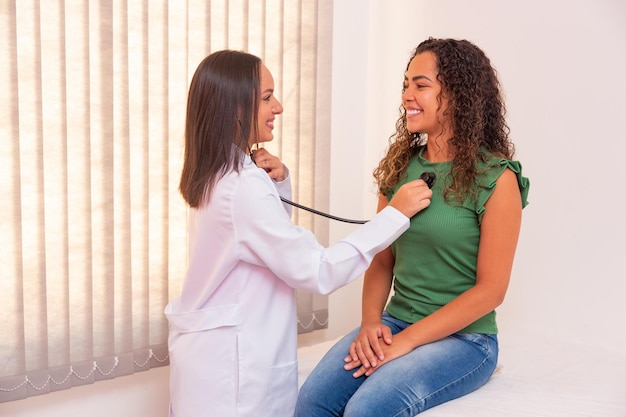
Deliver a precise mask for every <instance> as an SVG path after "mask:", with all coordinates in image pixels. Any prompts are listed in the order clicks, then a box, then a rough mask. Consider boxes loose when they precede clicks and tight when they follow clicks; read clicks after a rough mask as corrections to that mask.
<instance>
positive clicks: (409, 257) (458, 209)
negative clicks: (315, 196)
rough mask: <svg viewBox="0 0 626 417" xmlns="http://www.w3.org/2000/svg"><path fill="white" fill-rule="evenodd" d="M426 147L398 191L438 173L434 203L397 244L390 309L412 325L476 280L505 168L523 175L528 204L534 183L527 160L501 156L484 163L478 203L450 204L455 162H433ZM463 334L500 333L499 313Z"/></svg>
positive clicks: (480, 169) (480, 170)
mask: <svg viewBox="0 0 626 417" xmlns="http://www.w3.org/2000/svg"><path fill="white" fill-rule="evenodd" d="M424 149H425V147H423V148H422V149H420V150H419V151H418V153H417V154H416V155H415V156H414V157H413V159H412V160H411V161H410V163H409V166H408V167H407V177H406V178H405V179H404V180H403V181H401V182H400V183H399V184H398V185H397V187H396V189H395V190H394V193H395V191H396V190H397V189H398V187H400V186H401V185H402V184H404V183H406V182H408V181H411V180H414V179H417V178H419V177H420V175H421V174H422V173H424V172H427V171H430V172H434V173H435V175H436V176H437V177H436V181H435V184H434V186H433V188H432V190H433V196H432V199H431V203H430V206H428V207H427V208H426V209H425V210H422V211H421V212H419V213H418V214H417V215H416V216H414V217H413V218H412V219H411V226H410V228H409V229H408V230H407V231H406V232H404V234H402V236H400V237H399V238H398V239H397V240H396V241H395V242H394V243H393V244H392V246H391V247H392V250H393V254H394V256H395V266H394V269H393V273H394V295H393V296H392V298H391V300H390V301H389V303H388V305H387V308H386V310H387V312H388V313H389V314H391V315H392V316H393V317H396V318H398V319H400V320H402V321H405V322H407V323H415V322H417V321H419V320H420V319H422V318H424V317H426V316H428V315H429V314H432V313H433V312H435V311H436V310H438V309H439V308H440V307H442V306H444V305H445V304H447V303H449V302H450V301H452V300H453V299H454V298H456V297H458V296H459V295H460V294H461V293H463V292H465V291H466V290H468V289H469V288H471V287H472V286H474V284H475V283H476V261H477V258H478V242H479V240H480V222H481V220H482V215H483V213H484V211H485V203H486V202H487V200H488V199H489V197H490V196H491V194H492V193H493V190H494V189H495V184H496V180H497V178H498V177H499V176H500V175H501V174H502V173H503V172H504V170H505V169H507V168H508V169H510V170H512V171H513V172H515V173H516V174H517V180H518V184H519V188H520V194H521V197H522V207H525V206H526V205H527V204H528V201H527V196H528V189H529V181H528V178H526V177H523V176H522V166H521V164H520V163H519V162H517V161H509V160H507V159H501V158H496V157H491V158H490V159H489V160H488V161H487V162H484V163H480V164H479V165H478V175H477V180H476V184H477V190H478V193H477V198H475V199H474V201H464V202H463V203H462V204H458V203H456V204H455V203H449V202H446V201H445V200H444V198H443V186H444V182H445V181H446V180H449V174H450V170H451V168H452V162H451V161H450V162H438V163H431V162H429V161H428V160H426V159H425V158H424V157H423V156H422V154H423V152H424ZM392 195H393V193H391V194H390V195H389V196H388V197H389V198H390V199H391V196H392ZM461 332H466V333H492V334H494V333H497V332H498V327H497V325H496V313H495V311H492V312H490V313H488V314H487V315H485V316H484V317H482V318H480V319H478V320H476V321H475V322H474V323H472V324H470V325H469V326H467V327H466V328H464V329H463V330H461Z"/></svg>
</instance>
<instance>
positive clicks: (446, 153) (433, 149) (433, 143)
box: [422, 137, 454, 162]
mask: <svg viewBox="0 0 626 417" xmlns="http://www.w3.org/2000/svg"><path fill="white" fill-rule="evenodd" d="M422 156H423V157H424V158H426V160H428V161H429V162H447V161H451V160H452V159H454V158H453V156H452V153H451V152H450V146H449V145H448V141H447V140H442V139H441V137H438V138H435V139H434V140H431V139H430V138H428V140H427V141H426V149H424V153H423V154H422Z"/></svg>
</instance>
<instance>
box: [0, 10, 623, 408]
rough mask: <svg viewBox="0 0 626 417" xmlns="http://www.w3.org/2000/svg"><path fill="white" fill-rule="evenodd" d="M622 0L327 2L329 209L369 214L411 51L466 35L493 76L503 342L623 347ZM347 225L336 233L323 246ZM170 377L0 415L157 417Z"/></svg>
mask: <svg viewBox="0 0 626 417" xmlns="http://www.w3.org/2000/svg"><path fill="white" fill-rule="evenodd" d="M625 17H626V2H622V1H621V0H597V1H591V0H588V1H583V0H562V1H557V0H553V1H549V0H548V1H545V0H525V1H522V2H502V1H499V0H473V1H464V0H456V1H453V0H394V1H386V0H335V22H334V34H333V38H334V50H333V60H334V61H333V73H334V79H333V101H332V103H329V105H332V108H333V121H332V141H333V144H332V161H331V166H332V168H331V169H332V178H333V181H332V185H333V187H332V194H331V209H332V211H333V212H334V213H336V214H338V215H344V216H346V217H369V216H371V215H372V214H373V213H374V211H375V202H376V197H375V194H374V188H373V186H372V177H371V171H372V170H373V168H374V167H375V165H376V163H377V161H378V160H379V159H380V157H381V155H382V152H383V151H384V149H385V147H386V145H387V138H388V137H389V135H390V134H391V133H392V132H393V128H394V123H395V119H396V115H397V113H396V110H397V106H398V105H399V103H400V102H399V91H400V83H401V82H402V76H403V71H404V68H405V66H406V60H407V59H408V57H409V53H410V51H411V50H412V49H413V48H414V47H415V46H417V44H418V43H419V41H421V40H422V39H424V38H425V37H427V36H431V35H432V36H437V37H457V38H466V39H469V40H471V41H473V42H475V43H476V44H477V45H479V46H480V47H481V48H483V49H484V50H485V52H486V53H487V54H488V56H489V57H490V58H491V59H492V61H493V63H494V65H495V67H496V68H497V69H498V70H499V72H500V76H501V80H502V83H503V86H504V90H505V92H506V97H507V104H508V109H509V118H508V120H509V124H510V126H511V129H512V135H513V138H514V140H515V143H516V145H517V150H518V158H519V160H520V161H521V162H522V164H523V166H524V172H525V175H527V176H528V177H530V180H531V184H532V185H531V191H530V196H529V200H530V202H531V204H530V205H529V206H528V208H527V209H525V210H524V220H523V225H522V234H521V237H520V243H519V248H518V252H517V257H516V263H515V268H514V272H513V279H512V283H511V287H510V289H509V293H508V296H507V300H506V301H505V304H504V305H503V306H502V308H501V309H500V311H499V313H500V316H499V317H500V325H501V328H502V330H503V333H504V334H505V335H506V332H510V331H526V332H529V335H541V334H544V333H545V334H548V333H549V334H551V335H552V336H555V335H556V336H558V337H562V338H571V339H572V340H576V341H578V342H580V340H583V339H588V340H589V341H590V343H591V342H594V343H596V342H597V341H601V343H604V344H609V345H613V346H621V345H623V344H624V343H625V342H626V333H625V332H623V329H624V325H623V323H622V320H623V319H624V318H625V317H626V308H625V307H624V304H625V303H624V302H623V301H622V299H623V294H625V293H626V279H625V278H626V272H625V268H624V266H623V261H624V258H625V257H626V244H625V243H624V241H623V236H624V235H626V218H625V217H624V215H622V214H621V212H622V211H623V210H622V207H623V204H621V201H622V199H623V196H622V194H623V190H624V188H625V187H624V185H623V184H622V178H623V177H624V175H623V174H622V170H623V167H622V160H623V159H624V155H625V153H626V134H625V133H624V129H623V121H622V115H621V113H622V111H624V109H625V107H626V106H624V104H623V103H622V101H623V99H624V97H626V82H625V81H624V76H623V74H626V54H624V51H625V50H626V25H624V24H623V22H624V18H625ZM352 227H353V226H345V225H340V224H333V226H332V229H331V238H332V240H337V239H339V238H340V237H342V236H344V235H345V234H346V233H348V232H349V231H350V230H351V228H352ZM330 314H331V321H330V327H329V329H328V330H322V331H318V332H315V333H313V334H311V335H308V336H305V337H302V338H301V343H302V344H308V343H312V342H315V341H320V340H328V339H331V338H335V337H337V336H339V335H341V334H343V333H345V332H346V331H348V330H350V329H352V328H353V327H354V326H356V325H358V323H359V314H360V282H356V283H354V284H352V285H351V286H349V287H347V288H345V289H343V290H340V291H338V292H337V293H335V294H333V295H331V296H330ZM167 395H168V394H167V368H158V369H155V370H151V371H149V372H144V373H139V374H136V375H134V376H128V377H122V378H118V379H115V380H112V381H106V382H100V383H98V384H95V385H90V386H85V387H79V388H73V389H70V390H66V391H61V392H57V393H53V394H48V395H45V396H42V397H34V398H29V399H27V400H22V401H16V402H12V403H4V404H0V416H12V417H53V416H55V417H56V416H60V415H63V416H66V417H79V416H85V415H89V416H93V417H99V416H105V415H107V416H108V415H116V416H118V417H131V416H132V417H136V416H141V417H143V416H149V417H165V416H166V415H167V406H166V404H167Z"/></svg>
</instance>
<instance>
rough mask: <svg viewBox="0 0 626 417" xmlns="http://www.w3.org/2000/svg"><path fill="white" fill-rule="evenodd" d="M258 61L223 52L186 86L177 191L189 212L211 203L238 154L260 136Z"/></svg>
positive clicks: (235, 166)
mask: <svg viewBox="0 0 626 417" xmlns="http://www.w3.org/2000/svg"><path fill="white" fill-rule="evenodd" d="M260 68H261V59H260V58H258V57H256V56H254V55H251V54H248V53H245V52H240V51H231V50H223V51H218V52H214V53H212V54H211V55H209V56H207V57H206V58H205V59H204V60H203V61H202V62H201V63H200V65H198V68H197V69H196V72H195V74H194V76H193V78H192V80H191V84H190V86H189V95H188V98H187V119H186V122H185V154H184V161H183V170H182V174H181V178H180V185H179V190H180V193H181V194H182V196H183V198H184V199H185V201H186V202H187V203H188V204H189V205H190V206H191V207H199V206H201V205H202V204H203V203H206V202H208V201H209V199H210V195H211V190H212V189H213V187H214V185H215V183H216V182H217V181H218V180H219V179H220V178H221V177H223V176H224V175H225V174H226V173H227V172H229V171H231V170H235V171H237V172H238V171H239V169H240V167H241V165H242V163H243V158H242V151H244V150H245V149H246V148H247V147H248V140H249V138H250V137H251V135H254V136H252V137H256V136H257V134H258V132H257V130H258V128H257V125H258V123H257V118H258V108H259V100H258V97H259V89H260V81H259V79H260Z"/></svg>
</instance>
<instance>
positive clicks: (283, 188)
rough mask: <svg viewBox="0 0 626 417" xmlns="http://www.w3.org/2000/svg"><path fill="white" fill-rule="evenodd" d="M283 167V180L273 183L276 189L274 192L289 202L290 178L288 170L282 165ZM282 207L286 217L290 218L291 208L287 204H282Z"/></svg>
mask: <svg viewBox="0 0 626 417" xmlns="http://www.w3.org/2000/svg"><path fill="white" fill-rule="evenodd" d="M283 166H284V167H285V179H284V180H282V181H274V187H276V191H277V192H278V195H279V196H281V197H284V198H286V199H287V200H291V198H292V196H291V177H290V176H289V168H287V165H283ZM283 207H284V208H285V211H286V212H287V215H288V216H289V217H291V212H292V210H293V207H292V206H291V205H289V204H287V203H283Z"/></svg>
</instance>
